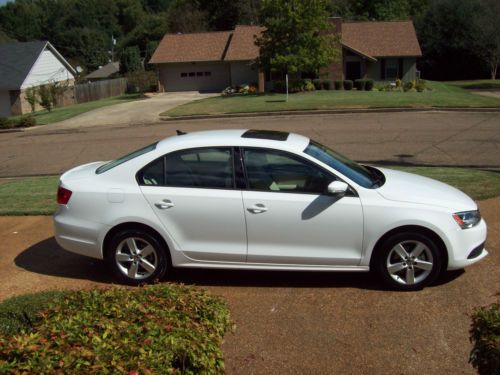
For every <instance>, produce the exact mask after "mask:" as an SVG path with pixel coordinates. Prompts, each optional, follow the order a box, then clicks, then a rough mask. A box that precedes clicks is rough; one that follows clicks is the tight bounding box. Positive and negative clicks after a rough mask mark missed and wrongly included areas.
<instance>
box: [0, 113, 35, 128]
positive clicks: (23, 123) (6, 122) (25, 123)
mask: <svg viewBox="0 0 500 375" xmlns="http://www.w3.org/2000/svg"><path fill="white" fill-rule="evenodd" d="M35 125H36V118H35V117H33V116H32V115H24V116H18V117H10V118H5V117H0V129H12V128H29V127H31V126H35Z"/></svg>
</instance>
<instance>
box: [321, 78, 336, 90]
mask: <svg viewBox="0 0 500 375" xmlns="http://www.w3.org/2000/svg"><path fill="white" fill-rule="evenodd" d="M321 86H322V87H323V89H324V90H332V89H333V88H334V87H333V82H332V81H331V80H329V79H324V80H323V81H321Z"/></svg>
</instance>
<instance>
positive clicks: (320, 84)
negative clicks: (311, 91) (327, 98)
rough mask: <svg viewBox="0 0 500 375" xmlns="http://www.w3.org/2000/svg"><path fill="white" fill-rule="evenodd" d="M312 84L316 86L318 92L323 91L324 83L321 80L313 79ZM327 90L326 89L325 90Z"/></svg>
mask: <svg viewBox="0 0 500 375" xmlns="http://www.w3.org/2000/svg"><path fill="white" fill-rule="evenodd" d="M312 83H313V85H314V88H315V89H316V90H322V89H323V88H324V87H323V81H321V80H320V79H317V78H316V79H313V80H312ZM325 90H326V89H325Z"/></svg>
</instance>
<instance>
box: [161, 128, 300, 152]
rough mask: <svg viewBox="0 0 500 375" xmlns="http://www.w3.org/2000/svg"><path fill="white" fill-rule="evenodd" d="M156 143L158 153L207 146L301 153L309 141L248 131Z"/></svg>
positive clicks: (197, 134) (202, 133) (202, 134)
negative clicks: (272, 149)
mask: <svg viewBox="0 0 500 375" xmlns="http://www.w3.org/2000/svg"><path fill="white" fill-rule="evenodd" d="M180 133H181V134H180V135H176V136H173V137H169V138H165V139H163V140H161V141H160V142H158V145H157V146H156V149H157V150H158V151H169V150H176V149H186V148H195V147H209V146H215V147H218V146H246V147H267V148H278V149H287V150H292V151H295V152H301V151H303V150H304V149H305V148H306V147H307V145H308V144H309V141H310V139H309V138H307V137H305V136H303V135H300V134H295V133H287V132H276V131H259V130H248V129H226V130H208V131H200V132H193V133H185V134H182V132H180Z"/></svg>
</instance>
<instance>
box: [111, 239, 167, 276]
mask: <svg viewBox="0 0 500 375" xmlns="http://www.w3.org/2000/svg"><path fill="white" fill-rule="evenodd" d="M158 261H159V257H158V254H157V251H156V249H155V247H154V246H153V245H151V244H150V243H149V242H148V241H146V240H145V239H143V238H138V237H128V238H125V239H124V240H122V241H121V242H120V243H119V244H118V246H117V248H116V252H115V262H116V265H117V267H118V269H119V270H120V271H121V272H122V273H123V275H125V276H127V277H128V278H130V279H133V280H142V279H146V278H148V277H150V276H151V275H152V274H153V273H154V272H155V270H156V268H157V267H158Z"/></svg>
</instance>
